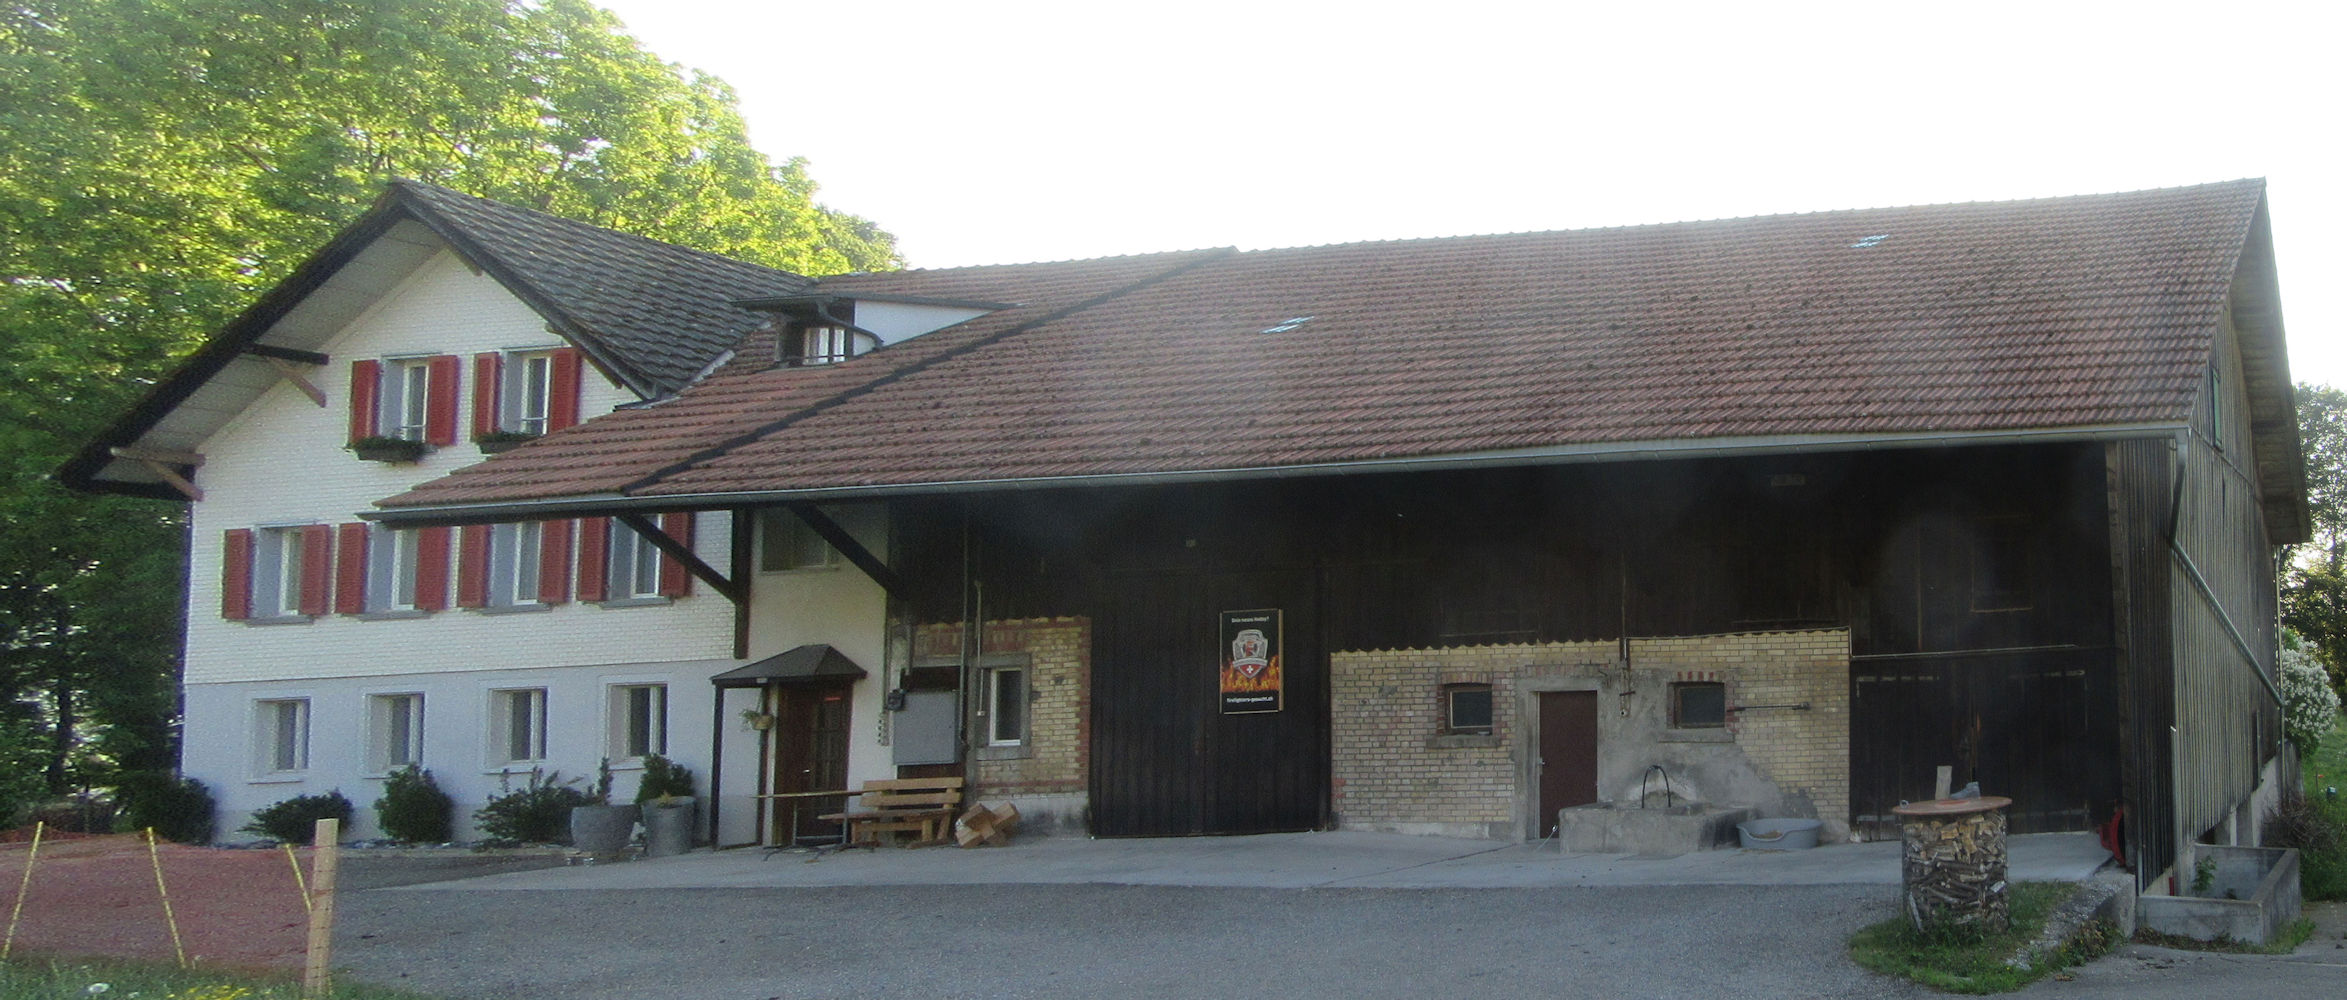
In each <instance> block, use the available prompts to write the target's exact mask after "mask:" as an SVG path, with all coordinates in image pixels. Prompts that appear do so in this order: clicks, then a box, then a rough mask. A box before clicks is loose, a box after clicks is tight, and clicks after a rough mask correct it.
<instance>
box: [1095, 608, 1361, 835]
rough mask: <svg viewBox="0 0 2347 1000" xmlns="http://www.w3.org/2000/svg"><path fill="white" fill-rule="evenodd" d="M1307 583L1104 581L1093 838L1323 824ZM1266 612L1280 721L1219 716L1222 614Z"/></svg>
mask: <svg viewBox="0 0 2347 1000" xmlns="http://www.w3.org/2000/svg"><path fill="white" fill-rule="evenodd" d="M1317 596H1318V595H1317V590H1316V588H1315V586H1314V577H1313V574H1311V573H1309V572H1279V571H1262V572H1243V573H1202V572H1147V573H1130V574H1121V575H1119V576H1117V577H1116V578H1114V580H1113V586H1112V590H1111V593H1110V595H1109V608H1108V613H1107V614H1106V615H1105V616H1104V620H1103V623H1102V625H1103V627H1102V629H1101V636H1100V642H1099V647H1098V648H1099V652H1098V654H1097V655H1096V657H1095V660H1094V663H1093V668H1092V676H1093V693H1092V720H1093V722H1092V732H1093V737H1092V748H1093V749H1092V760H1093V767H1092V831H1093V833H1094V834H1096V835H1098V836H1103V837H1166V836H1186V835H1194V834H1237V833H1270V832H1275V831H1283V830H1310V829H1315V828H1318V827H1320V826H1323V825H1325V823H1326V822H1327V808H1328V734H1327V717H1328V707H1327V705H1328V702H1327V691H1326V688H1327V676H1328V673H1327V669H1328V668H1327V658H1326V655H1325V654H1324V653H1323V652H1322V650H1321V648H1320V632H1319V626H1318V623H1317V621H1316V617H1317V616H1316V614H1315V612H1316V611H1317V604H1318V602H1317ZM1267 608H1277V609H1279V611H1280V612H1281V622H1282V624H1281V632H1282V634H1283V646H1284V649H1283V652H1282V663H1283V667H1282V670H1283V672H1284V674H1285V676H1286V680H1285V685H1284V688H1285V703H1284V705H1283V707H1282V708H1281V710H1280V711H1277V712H1266V713H1261V714H1245V715H1226V714H1223V711H1222V700H1221V693H1220V692H1221V688H1220V681H1219V674H1218V670H1219V668H1220V665H1221V662H1222V660H1221V657H1220V655H1219V650H1218V647H1219V646H1220V645H1221V641H1222V640H1221V635H1220V627H1219V623H1220V618H1219V615H1220V613H1221V612H1224V611H1244V610H1256V609H1267Z"/></svg>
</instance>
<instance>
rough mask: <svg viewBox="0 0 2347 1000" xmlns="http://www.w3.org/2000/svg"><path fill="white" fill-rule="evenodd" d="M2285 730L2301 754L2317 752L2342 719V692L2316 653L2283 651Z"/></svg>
mask: <svg viewBox="0 0 2347 1000" xmlns="http://www.w3.org/2000/svg"><path fill="white" fill-rule="evenodd" d="M2281 674H2282V676H2281V683H2279V684H2277V685H2276V686H2277V687H2279V688H2281V689H2282V729H2283V731H2284V732H2285V733H2288V734H2289V736H2290V742H2292V743H2296V744H2298V752H2299V753H2300V754H2301V755H2310V754H2313V753H2314V750H2315V748H2316V747H2318V746H2321V745H2322V739H2323V737H2324V736H2325V735H2328V734H2329V733H2330V731H2331V727H2332V726H2334V725H2337V724H2338V721H2339V695H2338V692H2335V691H2332V690H2331V677H2330V674H2329V672H2327V671H2325V670H2324V669H2323V665H2322V663H2321V662H2320V661H2318V660H2316V659H2315V658H2314V654H2312V653H2309V652H2307V651H2306V650H2304V649H2292V648H2287V647H2285V648H2284V649H2283V650H2282V670H2281Z"/></svg>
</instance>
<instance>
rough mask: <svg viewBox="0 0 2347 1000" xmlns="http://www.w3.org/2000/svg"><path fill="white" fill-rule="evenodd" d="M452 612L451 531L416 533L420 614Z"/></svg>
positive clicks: (417, 589) (418, 607) (431, 530)
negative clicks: (450, 610)
mask: <svg viewBox="0 0 2347 1000" xmlns="http://www.w3.org/2000/svg"><path fill="white" fill-rule="evenodd" d="M447 608H448V529H447V528H424V529H421V530H419V531H417V532H416V610H419V611H443V610H446V609H447Z"/></svg>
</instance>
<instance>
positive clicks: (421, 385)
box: [376, 358, 432, 441]
mask: <svg viewBox="0 0 2347 1000" xmlns="http://www.w3.org/2000/svg"><path fill="white" fill-rule="evenodd" d="M431 400H432V360H431V359H430V358H394V359H391V360H389V361H385V362H383V395H382V401H383V402H382V407H383V408H382V414H381V417H380V419H379V420H378V422H377V424H376V427H377V428H378V430H379V432H380V433H381V434H382V435H383V436H384V437H395V438H405V439H407V440H409V441H422V440H424V426H425V425H424V420H425V413H426V412H427V411H428V410H429V409H430V408H431Z"/></svg>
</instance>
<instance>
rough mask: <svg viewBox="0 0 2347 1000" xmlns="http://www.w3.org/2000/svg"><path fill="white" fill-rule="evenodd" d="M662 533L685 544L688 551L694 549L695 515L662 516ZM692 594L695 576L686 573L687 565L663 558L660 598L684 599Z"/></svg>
mask: <svg viewBox="0 0 2347 1000" xmlns="http://www.w3.org/2000/svg"><path fill="white" fill-rule="evenodd" d="M660 531H661V533H662V534H665V535H667V536H668V537H670V538H674V539H676V540H677V541H678V542H681V543H683V544H684V546H685V547H686V548H688V549H689V548H692V547H693V515H692V514H690V513H684V514H662V515H660ZM692 592H693V575H692V574H691V573H687V572H685V564H683V563H681V562H678V561H676V560H674V559H671V558H669V557H668V556H665V555H663V556H661V557H660V596H662V597H683V596H685V595H687V594H690V593H692Z"/></svg>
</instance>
